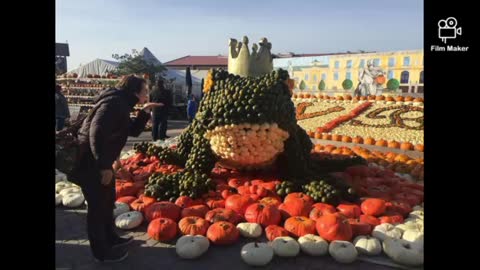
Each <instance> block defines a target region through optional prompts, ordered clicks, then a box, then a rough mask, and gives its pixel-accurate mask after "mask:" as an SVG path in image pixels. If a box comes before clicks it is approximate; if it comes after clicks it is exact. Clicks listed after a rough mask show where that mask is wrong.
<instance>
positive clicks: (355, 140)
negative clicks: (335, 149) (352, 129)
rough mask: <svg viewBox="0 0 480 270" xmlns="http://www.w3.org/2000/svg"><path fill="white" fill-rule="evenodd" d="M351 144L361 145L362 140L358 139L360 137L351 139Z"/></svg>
mask: <svg viewBox="0 0 480 270" xmlns="http://www.w3.org/2000/svg"><path fill="white" fill-rule="evenodd" d="M352 142H353V143H363V138H362V137H360V136H357V137H355V138H353V139H352Z"/></svg>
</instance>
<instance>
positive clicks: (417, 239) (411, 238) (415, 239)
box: [402, 229, 423, 246]
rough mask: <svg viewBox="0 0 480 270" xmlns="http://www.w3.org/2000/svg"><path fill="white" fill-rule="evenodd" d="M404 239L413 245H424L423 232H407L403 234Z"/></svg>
mask: <svg viewBox="0 0 480 270" xmlns="http://www.w3.org/2000/svg"><path fill="white" fill-rule="evenodd" d="M402 239H403V240H406V241H408V242H412V243H422V246H423V231H420V230H416V229H415V230H406V231H404V232H403V235H402Z"/></svg>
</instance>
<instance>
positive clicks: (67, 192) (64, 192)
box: [59, 187, 82, 196]
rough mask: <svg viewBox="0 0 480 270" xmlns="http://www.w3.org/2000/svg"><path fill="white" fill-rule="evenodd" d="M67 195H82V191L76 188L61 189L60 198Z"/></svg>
mask: <svg viewBox="0 0 480 270" xmlns="http://www.w3.org/2000/svg"><path fill="white" fill-rule="evenodd" d="M69 193H82V190H81V189H80V188H78V187H69V188H65V189H62V191H60V193H59V194H60V195H62V196H65V195H67V194H69Z"/></svg>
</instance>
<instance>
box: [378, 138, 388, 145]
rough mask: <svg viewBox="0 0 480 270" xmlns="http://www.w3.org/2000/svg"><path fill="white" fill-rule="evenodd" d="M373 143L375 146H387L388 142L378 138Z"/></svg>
mask: <svg viewBox="0 0 480 270" xmlns="http://www.w3.org/2000/svg"><path fill="white" fill-rule="evenodd" d="M375 145H376V146H383V147H386V146H388V143H387V141H386V140H383V139H380V140H378V141H376V142H375Z"/></svg>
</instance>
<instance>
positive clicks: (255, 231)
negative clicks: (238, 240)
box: [237, 222, 262, 238]
mask: <svg viewBox="0 0 480 270" xmlns="http://www.w3.org/2000/svg"><path fill="white" fill-rule="evenodd" d="M237 229H238V231H239V232H240V234H241V235H242V236H243V237H246V238H257V237H260V235H262V226H260V225H259V224H257V223H251V222H242V223H238V224H237Z"/></svg>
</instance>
